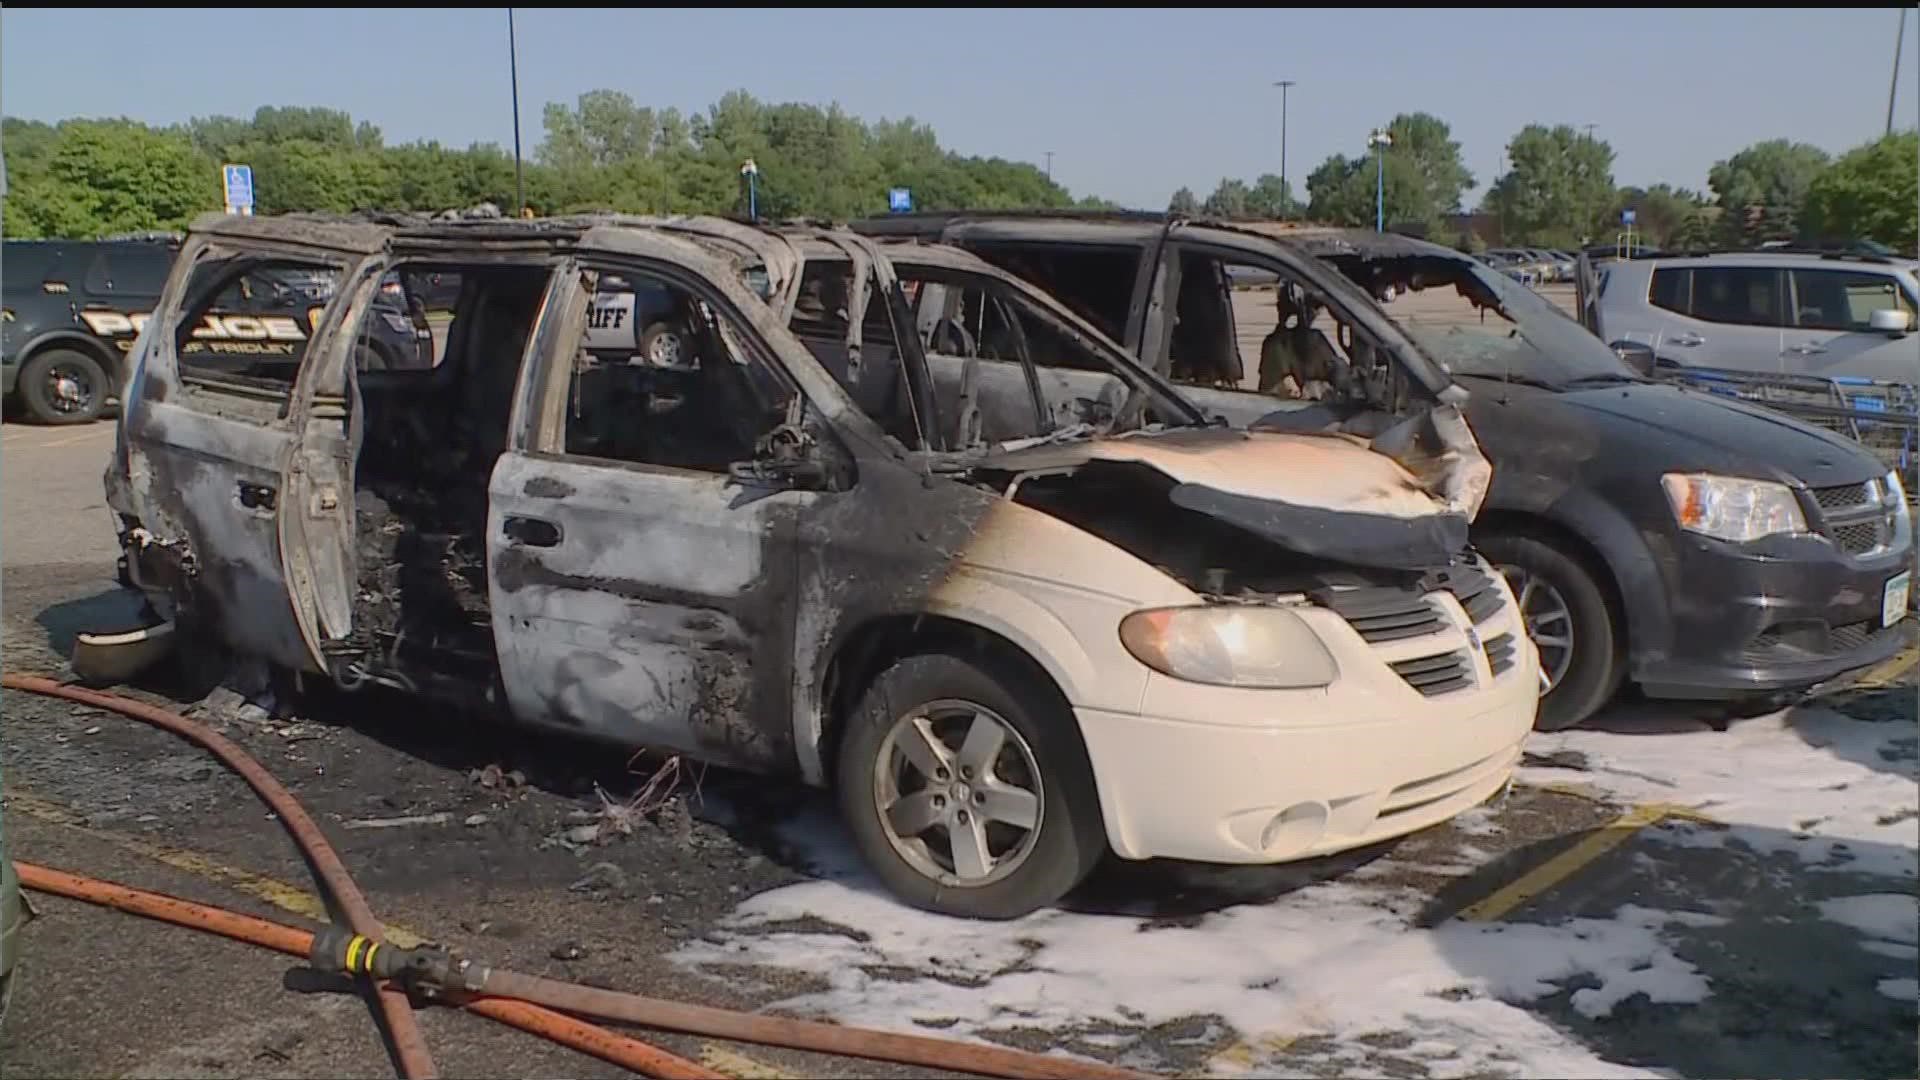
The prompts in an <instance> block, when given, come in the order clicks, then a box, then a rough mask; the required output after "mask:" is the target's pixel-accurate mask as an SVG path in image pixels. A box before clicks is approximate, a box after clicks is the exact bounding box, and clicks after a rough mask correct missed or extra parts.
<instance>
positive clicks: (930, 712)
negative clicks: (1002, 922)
mask: <svg viewBox="0 0 1920 1080" xmlns="http://www.w3.org/2000/svg"><path fill="white" fill-rule="evenodd" d="M968 714H971V715H972V716H973V719H972V720H971V722H970V724H969V721H968V720H967V719H966V717H967V715H968ZM916 718H924V720H925V725H926V726H925V727H924V728H922V727H920V723H921V720H920V719H916ZM981 723H988V724H993V725H996V726H997V728H998V731H999V733H1000V734H1001V735H1002V736H1003V737H1004V741H1003V742H1002V743H1001V744H1000V749H999V753H998V754H996V755H995V756H994V757H993V758H991V759H987V760H990V761H991V762H992V763H993V764H992V765H991V766H990V767H989V768H987V769H986V770H980V769H978V768H974V769H973V771H972V772H971V774H970V775H965V776H962V775H958V774H959V773H960V771H961V768H960V767H961V765H962V764H963V763H964V762H965V761H966V759H967V755H966V754H965V753H964V752H963V751H962V750H961V749H959V748H964V747H966V746H967V745H968V742H967V740H966V738H965V735H966V733H967V732H969V731H971V730H974V728H976V727H977V726H978V725H979V724H981ZM846 724H847V726H846V730H845V732H844V733H843V736H842V738H841V740H840V745H839V748H838V752H837V753H836V755H835V765H836V771H835V774H834V775H835V777H836V785H835V786H836V788H837V795H838V798H839V802H840V812H841V816H842V817H843V818H844V819H845V821H846V823H847V828H848V831H850V832H851V833H852V834H853V840H854V844H855V846H857V847H858V848H859V849H860V854H861V855H862V857H864V859H865V860H866V863H867V866H868V867H869V868H871V869H872V870H873V872H874V875H875V876H877V877H878V878H879V879H880V880H881V882H882V883H884V884H885V885H886V886H887V888H888V889H890V890H891V891H892V892H893V893H894V895H895V896H897V897H899V898H900V899H901V900H903V901H905V902H907V903H909V904H912V905H913V906H915V907H918V908H924V909H926V910H928V911H935V912H939V913H941V914H945V915H958V916H962V917H967V918H976V919H1016V918H1019V917H1020V916H1022V915H1026V914H1029V913H1031V912H1033V911H1034V910H1036V909H1038V908H1041V907H1044V906H1046V905H1048V904H1052V903H1054V902H1055V901H1057V900H1059V899H1060V898H1061V897H1063V896H1065V895H1066V894H1067V893H1068V892H1070V891H1071V890H1072V889H1073V888H1074V886H1076V885H1078V884H1080V882H1081V881H1082V880H1083V879H1084V878H1085V877H1086V876H1087V874H1088V873H1090V872H1091V871H1092V870H1093V867H1094V865H1095V864H1096V863H1098V862H1099V860H1100V858H1101V857H1102V856H1103V855H1105V854H1106V851H1107V842H1106V832H1105V826H1104V824H1103V822H1102V821H1101V817H1100V803H1099V798H1098V797H1097V795H1096V794H1095V790H1094V783H1093V767H1092V765H1091V764H1090V763H1089V762H1088V760H1087V753H1086V747H1085V745H1084V744H1083V743H1082V742H1081V741H1080V733H1079V731H1078V730H1077V728H1076V727H1075V724H1074V720H1073V717H1072V714H1071V713H1069V712H1068V711H1067V709H1066V706H1065V705H1064V704H1063V703H1061V702H1060V699H1059V695H1058V694H1057V693H1055V692H1054V691H1053V689H1052V688H1051V687H1049V686H1045V685H1041V684H1040V683H1039V680H1038V679H1037V678H1035V677H1032V676H1029V675H1027V674H1026V673H1024V672H1022V671H1021V670H1020V669H1019V668H1018V667H1016V666H1015V665H1012V664H1008V663H995V662H993V661H992V659H991V658H988V657H979V656H976V657H969V658H966V659H963V658H961V657H958V656H953V655H948V654H945V653H928V654H923V655H919V656H912V657H908V658H906V659H904V660H901V661H899V662H897V663H895V664H894V665H893V666H892V667H890V668H888V669H887V670H886V671H884V672H882V673H881V674H880V676H879V678H877V679H875V680H874V681H873V684H872V685H871V686H869V687H868V688H867V691H866V693H865V694H864V695H863V696H862V698H861V700H860V702H859V704H858V705H857V706H856V707H855V709H854V712H853V714H852V715H851V716H849V717H848V718H847V721H846ZM970 725H971V726H970ZM916 730H919V731H922V732H930V733H931V734H932V735H933V736H934V739H935V740H936V741H937V742H939V743H940V745H941V747H942V748H943V749H944V750H945V751H946V754H947V756H946V757H944V758H938V759H935V760H940V761H944V763H945V764H946V765H948V766H951V767H952V771H950V772H948V773H946V774H945V776H946V780H945V781H939V782H940V783H947V784H948V785H949V786H948V787H947V788H946V790H945V791H944V792H940V791H938V790H937V786H938V785H937V783H936V780H937V778H936V777H932V776H928V775H926V774H925V773H924V772H923V771H921V770H920V769H918V768H917V767H916V766H915V765H914V764H913V762H912V760H910V759H909V758H908V757H907V754H906V751H905V750H903V749H902V747H903V746H904V745H905V742H903V741H902V740H901V739H899V738H898V737H897V735H906V736H908V737H909V739H910V738H911V735H912V733H913V732H915V731H916ZM921 745H924V746H926V747H928V748H929V749H930V748H931V744H921ZM983 745H984V742H983ZM883 751H884V753H883ZM925 752H926V751H925V750H922V751H920V753H922V754H924V753H925ZM975 756H976V757H977V756H978V755H975ZM921 760H927V759H926V758H924V757H923V758H922V759H921ZM1030 772H1035V773H1037V781H1038V782H1037V784H1035V783H1034V780H1035V777H1034V776H1030V775H1028V774H1029V773H1030ZM983 776H984V777H987V779H986V780H985V782H982V777H983ZM1036 787H1037V793H1036V790H1035V789H1036ZM903 791H904V792H905V794H902V792H903ZM996 791H998V793H999V797H997V798H995V797H994V793H995V792H996ZM1018 791H1024V792H1026V793H1027V797H1026V798H1025V799H1019V797H1018V795H1017V792H1018ZM895 799H897V802H895V801H894V800H895ZM1014 799H1019V801H1017V802H1016V801H1011V800H1014ZM883 800H884V801H887V802H889V803H891V804H892V805H894V806H896V807H899V808H901V810H902V811H904V810H909V809H913V808H914V807H913V804H915V802H916V800H919V801H920V806H921V808H923V809H928V816H929V817H931V818H932V819H933V820H934V822H935V823H934V824H930V825H926V826H922V828H921V832H920V833H917V834H913V835H911V836H903V835H902V831H901V830H899V829H896V828H895V827H894V826H893V825H891V824H890V823H889V821H890V820H897V816H896V817H895V818H893V819H889V818H888V817H887V816H885V815H883V811H882V809H881V806H882V803H883ZM942 804H944V808H943V809H931V808H932V807H938V806H941V805H942ZM996 805H997V806H1000V807H1001V810H1000V812H1001V813H1007V812H1009V811H1013V812H1016V813H1018V814H1019V815H1021V816H1023V817H1024V816H1025V815H1027V814H1031V817H1028V818H1026V819H1027V820H1032V821H1033V822H1034V824H1035V826H1036V827H1035V828H1032V829H1022V828H1021V827H1020V826H1019V825H1016V824H1010V823H1009V822H1007V821H1006V820H1002V819H997V818H995V817H994V811H993V810H990V809H989V810H986V811H985V815H986V816H985V817H984V818H983V817H981V816H978V815H979V814H980V813H981V808H983V807H994V806H996ZM962 807H967V808H969V809H970V810H971V813H970V812H969V809H962ZM963 820H964V821H966V822H967V823H969V824H970V825H972V826H973V827H974V828H973V834H974V835H975V836H976V837H979V838H980V842H981V844H982V846H983V849H984V852H985V855H986V860H985V862H984V863H982V862H981V861H979V860H973V859H969V860H966V865H964V866H963V865H962V860H961V858H959V857H957V856H956V852H955V845H954V843H953V837H954V836H955V835H958V834H957V833H956V832H955V831H954V830H955V829H957V828H966V827H967V825H962V824H960V823H961V822H962V821H963ZM969 847H970V848H971V845H969ZM996 849H997V853H996ZM974 850H981V849H974ZM982 866H984V867H985V869H986V871H987V872H986V873H984V874H982V873H979V872H978V871H979V870H980V869H981V867H982ZM968 877H972V878H975V879H976V882H975V883H971V884H969V883H967V882H966V881H965V879H966V878H968Z"/></svg>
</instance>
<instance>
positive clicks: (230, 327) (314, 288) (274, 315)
mask: <svg viewBox="0 0 1920 1080" xmlns="http://www.w3.org/2000/svg"><path fill="white" fill-rule="evenodd" d="M345 277H346V270H345V268H343V267H341V266H339V265H337V264H333V263H327V262H321V261H317V260H304V259H295V258H286V257H273V256H264V257H263V256H261V255H259V254H250V255H233V256H226V257H216V258H211V259H207V260H205V261H202V262H200V263H199V264H197V265H195V266H194V267H193V270H192V272H191V273H190V275H189V276H188V278H187V285H186V295H187V298H188V299H187V301H186V302H185V303H184V304H182V305H181V315H180V317H179V320H178V321H177V322H175V323H174V325H173V326H172V327H171V328H170V330H171V337H172V343H173V348H174V355H175V356H176V357H177V358H178V365H179V371H180V374H181V376H182V378H185V379H189V380H207V381H213V382H225V383H236V384H239V385H241V386H244V387H247V388H250V389H255V390H265V391H268V392H271V393H273V394H275V395H277V396H284V395H286V394H287V393H288V392H289V391H290V390H291V389H292V387H293V384H294V381H295V380H296V379H297V378H298V377H299V375H300V369H301V366H302V365H303V364H304V363H305V361H306V358H307V351H308V346H309V345H310V344H311V342H312V339H313V330H314V327H315V325H317V324H318V323H319V322H320V319H321V316H322V314H323V313H324V312H325V311H326V306H327V304H328V302H329V301H331V300H332V299H333V296H334V293H335V292H336V291H337V290H338V289H339V288H340V287H341V285H342V284H343V283H344V281H345Z"/></svg>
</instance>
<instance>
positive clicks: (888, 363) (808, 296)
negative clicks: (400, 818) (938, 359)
mask: <svg viewBox="0 0 1920 1080" xmlns="http://www.w3.org/2000/svg"><path fill="white" fill-rule="evenodd" d="M853 294H854V289H853V264H852V262H851V261H849V260H845V259H832V258H810V259H808V260H807V263H806V266H805V268H804V269H803V270H802V272H801V275H800V295H799V299H798V301H797V302H796V303H795V304H794V309H793V318H792V319H791V320H789V322H788V324H787V326H788V328H789V329H791V330H792V331H793V334H794V336H795V337H797V338H799V339H800V343H801V344H802V345H805V346H806V347H807V351H808V352H810V353H812V354H813V356H814V359H816V360H818V361H820V366H821V367H823V368H826V369H827V373H828V374H830V375H832V376H833V377H834V380H835V381H837V382H838V383H839V384H840V386H841V388H842V389H844V390H845V391H846V392H847V396H848V397H850V398H852V399H853V403H854V405H855V406H857V407H858V408H859V409H860V411H861V412H862V413H864V414H866V416H867V418H868V419H869V420H872V421H873V422H874V424H875V425H877V426H878V427H879V428H880V430H881V431H882V432H884V433H885V434H886V435H888V436H889V437H891V438H893V439H894V440H895V441H897V442H899V443H900V445H901V446H903V447H906V448H908V449H912V450H922V449H926V448H927V447H928V446H929V445H930V441H929V430H928V429H929V424H928V418H926V417H922V416H921V415H920V410H919V409H918V408H917V407H916V406H915V404H914V400H913V397H914V395H913V393H912V388H911V386H910V384H909V382H908V379H907V376H906V371H905V363H906V360H905V353H904V352H903V351H902V350H901V340H900V337H899V336H898V335H897V334H896V331H895V328H894V319H893V304H892V302H891V298H890V297H889V296H888V294H887V292H886V291H884V290H882V289H881V287H880V283H879V279H878V277H877V275H870V276H869V280H868V282H867V305H866V310H865V311H863V312H859V313H855V312H853V311H851V310H850V305H851V302H852V301H851V298H852V296H853ZM856 317H858V318H859V320H860V357H859V363H858V364H855V363H854V362H853V355H852V350H851V349H850V348H849V332H850V331H851V330H852V329H853V320H854V319H855V318H856Z"/></svg>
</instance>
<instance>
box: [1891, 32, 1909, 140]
mask: <svg viewBox="0 0 1920 1080" xmlns="http://www.w3.org/2000/svg"><path fill="white" fill-rule="evenodd" d="M1906 43H1907V9H1906V8H1904V7H1902V8H1901V9H1900V32H1899V33H1898V34H1895V35H1894V38H1893V85H1891V86H1889V87H1887V134H1889V135H1891V134H1893V99H1894V96H1895V95H1897V94H1899V93H1900V50H1901V48H1902V47H1903V46H1905V45H1906Z"/></svg>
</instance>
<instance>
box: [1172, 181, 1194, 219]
mask: <svg viewBox="0 0 1920 1080" xmlns="http://www.w3.org/2000/svg"><path fill="white" fill-rule="evenodd" d="M1167 212H1168V213H1173V214H1181V215H1184V216H1186V217H1192V216H1194V215H1195V214H1198V213H1199V212H1200V200H1199V199H1197V198H1195V197H1194V194H1193V189H1192V188H1184V187H1183V188H1181V189H1180V190H1179V191H1176V192H1174V193H1173V198H1172V199H1171V200H1169V201H1168V202H1167Z"/></svg>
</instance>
